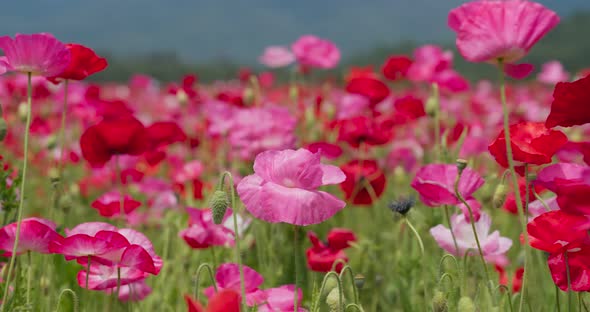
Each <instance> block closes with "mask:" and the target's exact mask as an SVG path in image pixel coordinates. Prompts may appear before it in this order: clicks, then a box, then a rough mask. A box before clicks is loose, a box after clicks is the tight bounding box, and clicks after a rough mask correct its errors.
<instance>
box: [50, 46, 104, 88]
mask: <svg viewBox="0 0 590 312" xmlns="http://www.w3.org/2000/svg"><path fill="white" fill-rule="evenodd" d="M66 48H67V49H68V50H70V55H71V59H70V64H69V65H68V67H66V69H65V70H64V71H63V72H62V73H61V74H59V75H57V76H54V77H50V78H47V79H48V80H49V81H51V82H53V83H57V82H58V81H59V80H62V79H63V80H65V79H70V80H84V79H85V78H86V77H88V76H90V75H92V74H94V73H97V72H99V71H102V70H103V69H105V68H106V67H107V65H108V63H107V60H106V59H105V58H102V57H100V56H98V55H96V53H94V51H92V49H90V48H87V47H85V46H83V45H81V44H76V43H68V44H66Z"/></svg>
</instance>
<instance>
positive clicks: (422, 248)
mask: <svg viewBox="0 0 590 312" xmlns="http://www.w3.org/2000/svg"><path fill="white" fill-rule="evenodd" d="M404 221H406V224H407V225H408V227H409V228H410V230H412V232H413V233H414V235H415V236H416V238H417V239H418V245H420V252H421V254H422V256H423V257H424V243H422V238H421V237H420V234H418V231H416V228H414V226H413V225H412V223H411V222H410V220H408V218H407V217H404Z"/></svg>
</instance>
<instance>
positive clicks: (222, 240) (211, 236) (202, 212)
mask: <svg viewBox="0 0 590 312" xmlns="http://www.w3.org/2000/svg"><path fill="white" fill-rule="evenodd" d="M186 211H187V212H188V214H189V216H190V217H189V227H188V228H186V229H184V230H182V231H180V233H178V235H179V236H180V237H182V239H184V241H185V242H186V243H187V244H188V245H189V246H190V247H191V248H195V249H205V248H209V247H212V246H225V247H231V246H233V245H234V232H233V231H232V230H230V229H228V228H227V227H225V226H224V225H217V224H215V223H214V222H213V214H212V212H211V209H195V208H186ZM231 213H232V212H231V210H229V209H228V212H226V215H225V216H224V219H227V218H229V216H231Z"/></svg>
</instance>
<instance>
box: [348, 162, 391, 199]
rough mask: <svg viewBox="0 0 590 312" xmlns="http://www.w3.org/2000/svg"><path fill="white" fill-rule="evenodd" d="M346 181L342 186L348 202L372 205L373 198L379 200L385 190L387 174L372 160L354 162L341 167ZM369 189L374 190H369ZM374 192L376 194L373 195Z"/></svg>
mask: <svg viewBox="0 0 590 312" xmlns="http://www.w3.org/2000/svg"><path fill="white" fill-rule="evenodd" d="M340 169H342V171H343V172H344V174H345V175H346V180H345V181H344V182H342V183H341V184H340V188H341V189H342V191H344V194H345V197H346V199H347V200H351V199H352V203H353V204H355V205H371V204H372V203H373V198H372V196H373V195H374V196H376V197H377V198H379V196H381V194H383V191H384V190H385V182H386V180H385V174H383V172H382V171H381V169H379V166H378V165H377V162H376V161H375V160H372V159H365V160H358V159H355V160H352V161H350V162H348V163H346V164H344V165H343V166H341V167H340ZM369 187H370V188H372V190H369ZM373 192H374V194H373Z"/></svg>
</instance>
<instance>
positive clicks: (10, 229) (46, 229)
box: [0, 218, 63, 257]
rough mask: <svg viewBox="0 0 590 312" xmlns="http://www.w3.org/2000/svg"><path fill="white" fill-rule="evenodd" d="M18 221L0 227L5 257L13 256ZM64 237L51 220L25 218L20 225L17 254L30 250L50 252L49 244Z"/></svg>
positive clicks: (1, 247) (1, 243)
mask: <svg viewBox="0 0 590 312" xmlns="http://www.w3.org/2000/svg"><path fill="white" fill-rule="evenodd" d="M16 228H17V224H16V223H11V224H8V225H6V226H4V227H3V228H1V229H0V250H4V251H5V253H4V254H2V256H4V257H10V256H12V248H13V247H14V241H15V238H16ZM61 239H63V237H62V236H61V235H59V234H58V233H57V232H56V231H55V224H54V223H53V222H51V221H48V220H44V219H39V218H27V219H23V220H22V222H21V226H20V237H19V240H18V246H17V248H16V254H17V255H20V254H23V253H26V252H29V251H33V252H38V253H43V254H48V253H50V251H49V244H50V243H51V242H53V241H59V240H61Z"/></svg>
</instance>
